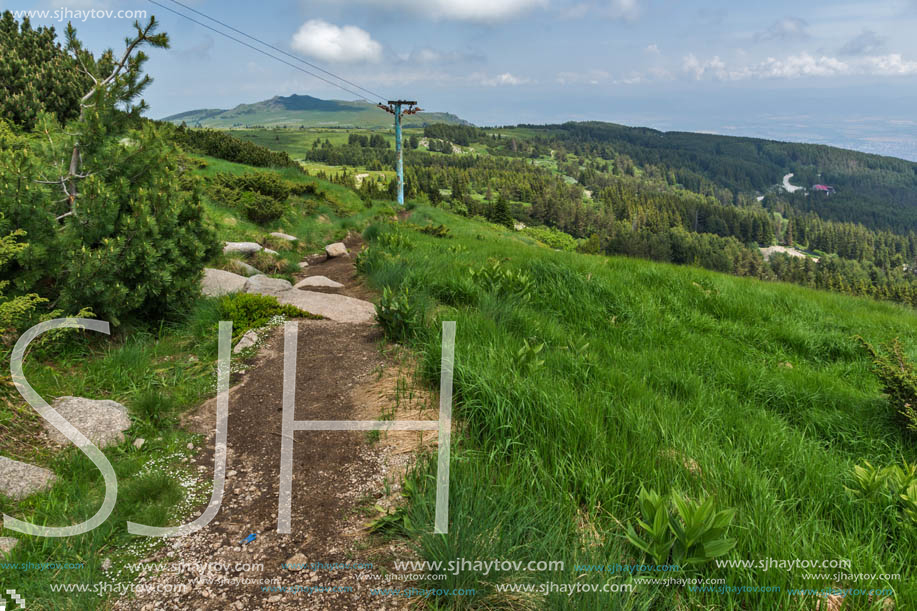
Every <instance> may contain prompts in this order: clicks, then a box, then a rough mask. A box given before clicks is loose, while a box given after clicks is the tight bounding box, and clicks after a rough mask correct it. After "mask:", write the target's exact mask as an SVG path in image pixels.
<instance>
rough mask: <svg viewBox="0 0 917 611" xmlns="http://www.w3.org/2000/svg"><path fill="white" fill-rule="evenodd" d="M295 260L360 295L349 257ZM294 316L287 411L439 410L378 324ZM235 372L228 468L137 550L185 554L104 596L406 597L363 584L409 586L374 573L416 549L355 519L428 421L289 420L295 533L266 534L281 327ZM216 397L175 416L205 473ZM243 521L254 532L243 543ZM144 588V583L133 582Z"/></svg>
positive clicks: (270, 529) (394, 492)
mask: <svg viewBox="0 0 917 611" xmlns="http://www.w3.org/2000/svg"><path fill="white" fill-rule="evenodd" d="M360 245H361V243H360V241H359V237H358V236H356V237H351V238H350V243H349V244H348V247H350V249H351V251H352V254H353V255H355V254H356V251H357V250H358V249H359V247H360ZM303 272H304V274H303V275H304V276H305V275H314V274H321V275H324V276H327V277H329V278H331V279H333V280H337V281H338V282H341V283H343V284H345V288H344V289H338V290H337V291H336V292H339V293H342V294H346V295H349V296H353V297H364V298H365V297H366V296H368V295H369V290H368V289H367V288H366V287H365V286H363V285H362V283H361V282H360V280H359V279H358V278H357V277H356V275H355V272H354V270H353V260H352V257H339V258H335V259H328V260H327V261H325V262H322V263H319V264H317V265H310V266H309V267H308V268H306V269H304V270H303ZM298 325H299V340H298V341H299V343H298V361H297V374H296V406H295V417H296V419H297V420H379V419H386V418H393V419H399V420H401V419H412V420H413V419H430V420H435V419H436V418H437V411H436V407H435V399H434V398H433V396H432V395H431V393H429V392H427V391H425V390H424V389H423V388H421V386H420V385H419V384H418V381H417V380H416V379H415V378H414V362H413V360H412V359H411V356H410V354H409V353H408V352H407V351H406V350H404V349H402V348H399V347H397V346H396V347H392V346H386V344H385V343H384V342H383V338H382V334H381V331H380V330H379V329H378V328H377V327H376V326H374V325H356V324H344V323H336V322H333V321H328V320H303V321H299V323H298ZM236 382H237V381H236V380H233V383H234V384H235V386H233V388H232V389H231V390H230V398H229V439H228V453H227V454H228V458H227V481H226V491H225V495H224V499H223V504H222V507H221V509H220V511H219V513H218V514H217V516H216V518H215V519H214V520H213V521H212V522H211V523H210V524H209V525H208V526H207V527H206V528H204V529H202V530H200V531H198V532H196V533H194V534H192V535H189V536H186V537H179V538H175V539H169V540H167V542H166V544H165V545H164V546H163V547H162V548H161V549H160V550H159V551H157V552H156V553H155V554H154V555H153V556H151V557H150V558H148V559H146V562H148V563H182V564H183V566H181V567H174V566H173V567H170V568H173V569H174V568H180V570H178V571H174V570H173V571H162V570H159V571H157V570H152V564H151V571H150V574H148V575H143V576H142V577H141V578H140V579H139V585H138V586H137V588H138V590H137V591H136V592H137V593H136V596H135V597H133V598H123V599H121V600H119V601H117V602H116V603H115V608H117V609H141V610H144V611H146V610H152V609H220V610H222V609H240V610H241V609H245V610H249V609H372V610H378V609H401V608H407V606H408V605H409V600H410V599H407V598H402V597H394V596H373V595H371V594H370V590H371V589H372V588H386V587H389V588H398V589H400V588H403V587H406V586H409V585H410V583H405V582H399V581H391V582H388V581H386V579H385V578H384V577H383V574H384V573H388V574H397V573H398V572H397V571H395V569H394V566H393V561H395V560H412V559H415V555H414V553H413V551H412V550H411V549H410V547H409V546H408V545H407V544H406V543H404V542H400V541H399V542H395V543H388V542H384V541H383V540H382V539H381V538H379V537H376V536H375V535H371V534H370V533H368V531H367V529H366V526H367V523H368V522H370V521H371V520H372V519H374V518H377V517H379V516H380V515H382V513H383V512H385V511H388V510H390V509H391V508H393V507H394V506H395V505H396V504H397V503H398V502H399V500H400V498H401V496H400V490H401V486H400V484H401V478H402V475H403V474H404V473H405V471H406V469H408V468H409V467H410V465H411V464H412V463H413V461H414V460H415V458H416V455H417V453H418V452H419V451H423V450H431V449H433V448H435V442H436V433H435V432H430V431H426V432H421V431H404V432H387V433H381V434H373V433H367V432H357V431H298V432H296V433H295V434H294V440H295V444H294V456H293V460H294V466H293V503H292V533H291V534H286V535H282V534H279V533H277V503H278V489H279V479H280V446H281V416H282V396H283V330H282V328H277V329H275V330H274V332H273V333H272V334H271V336H270V337H269V339H268V340H267V341H266V342H265V344H264V346H263V348H262V350H261V352H260V354H259V355H258V356H257V357H256V358H255V360H254V362H252V363H251V365H250V367H249V369H248V370H247V372H246V373H245V374H244V376H243V378H242V380H241V382H239V383H236ZM215 405H216V401H215V400H211V401H208V402H206V403H204V404H203V405H202V406H201V407H200V408H198V410H196V411H195V412H194V413H192V414H189V415H188V417H187V418H186V419H185V422H184V425H185V426H186V427H187V428H189V429H190V430H192V431H196V432H200V433H204V434H205V435H206V442H205V445H204V447H205V451H204V452H202V453H201V454H200V455H199V456H198V459H197V461H198V462H197V469H198V471H199V473H200V477H201V478H202V479H206V478H211V477H212V472H213V443H214V441H213V437H214V427H215V422H216V420H215V411H216V410H215ZM189 519H193V516H192V517H191V518H189ZM431 527H432V525H431ZM250 534H255V535H257V537H256V538H255V540H254V541H252V542H250V543H247V544H243V543H242V542H243V540H245V539H246V537H248V536H249V535H250ZM312 563H316V564H315V565H314V566H313V564H312ZM318 563H321V565H318ZM285 564H288V565H289V564H292V565H295V566H297V567H298V566H299V565H306V567H305V568H303V569H290V568H285V567H284V565H285ZM369 564H371V568H370V567H369V566H367V565H369ZM176 586H177V587H176ZM141 587H143V588H151V589H152V590H153V591H148V592H140V591H139V588H141ZM281 588H286V591H281ZM309 588H314V589H313V590H309ZM157 589H158V590H159V591H156V590H157ZM164 589H172V590H178V591H177V592H163V591H162V590H164Z"/></svg>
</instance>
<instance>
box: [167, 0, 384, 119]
mask: <svg viewBox="0 0 917 611" xmlns="http://www.w3.org/2000/svg"><path fill="white" fill-rule="evenodd" d="M169 1H170V2H171V3H172V4H177V5H178V6H180V7H182V8H185V9H187V10H189V11H191V12H192V13H196V14H198V15H200V16H201V17H203V18H205V19H209V20H210V21H213V22H214V23H218V24H220V25H221V26H223V27H224V28H229V29H230V30H232V31H233V32H235V33H237V34H241V35H242V36H245V37H246V38H248V39H250V40H254V41H255V42H257V43H259V44H262V45H264V46H265V47H269V48H271V49H273V50H274V51H277V52H278V53H283V54H284V55H286V56H287V57H290V58H293V59H295V60H296V61H298V62H301V63H303V64H306V65H307V66H311V67H312V68H315V69H316V70H318V71H319V72H323V73H324V74H327V75H328V76H332V77H334V78H336V79H338V80H339V81H341V82H343V83H347V84H348V85H351V86H352V87H356V88H357V89H359V90H360V91H364V92H366V93H368V94H369V95H371V96H373V97H376V98H379V100H380V101H381V100H384V99H386V98H385V96H384V95H380V94H378V93H376V92H374V91H371V90H369V89H366V88H365V87H361V86H359V85H357V84H356V83H354V82H351V81H348V80H347V79H345V78H344V77H342V76H338V75H337V74H335V73H334V72H331V71H329V70H325V69H324V68H322V67H321V66H316V65H315V64H313V63H311V62H308V61H306V60H304V59H303V58H301V57H299V56H298V55H293V54H292V53H287V52H286V51H284V50H283V49H281V48H279V47H275V46H274V45H272V44H270V43H267V42H264V41H263V40H261V39H260V38H257V37H255V36H251V35H250V34H246V33H245V32H243V31H242V30H239V29H236V28H234V27H232V26H231V25H229V24H228V23H223V22H222V21H220V20H219V19H215V18H213V17H211V16H209V15H206V14H204V13H202V12H201V11H199V10H197V9H195V8H192V7H190V6H188V5H187V4H182V3H181V2H178V0H169Z"/></svg>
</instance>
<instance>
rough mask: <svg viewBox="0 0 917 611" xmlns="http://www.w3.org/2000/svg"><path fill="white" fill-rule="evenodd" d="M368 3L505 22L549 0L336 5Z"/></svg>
mask: <svg viewBox="0 0 917 611" xmlns="http://www.w3.org/2000/svg"><path fill="white" fill-rule="evenodd" d="M346 2H350V3H352V4H364V5H372V6H378V7H380V8H384V9H388V10H391V9H393V8H396V9H402V10H407V11H411V12H414V13H419V14H421V15H426V16H428V17H432V18H434V19H453V20H457V21H478V22H494V21H504V20H506V19H510V18H512V17H516V16H517V15H521V14H523V13H526V12H528V11H530V10H532V9H535V8H539V7H543V6H545V5H547V3H548V2H547V0H338V1H337V2H335V3H336V4H344V3H346Z"/></svg>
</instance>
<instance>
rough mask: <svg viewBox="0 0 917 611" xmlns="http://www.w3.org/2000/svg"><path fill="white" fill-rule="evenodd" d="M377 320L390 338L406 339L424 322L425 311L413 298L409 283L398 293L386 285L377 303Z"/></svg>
mask: <svg viewBox="0 0 917 611" xmlns="http://www.w3.org/2000/svg"><path fill="white" fill-rule="evenodd" d="M376 320H378V321H379V324H380V325H382V329H383V330H384V331H385V334H386V335H387V336H388V337H389V338H391V339H393V340H395V341H404V340H406V339H409V338H410V337H411V336H412V335H413V334H414V331H415V330H416V329H417V328H419V327H420V326H421V325H422V324H423V312H422V311H421V309H420V308H419V307H418V306H417V304H416V303H415V302H414V301H412V300H411V295H410V291H409V290H408V287H407V285H402V287H401V290H400V291H398V292H397V293H395V292H393V291H392V290H391V289H390V288H388V287H385V288H383V289H382V297H380V299H379V302H378V303H377V304H376Z"/></svg>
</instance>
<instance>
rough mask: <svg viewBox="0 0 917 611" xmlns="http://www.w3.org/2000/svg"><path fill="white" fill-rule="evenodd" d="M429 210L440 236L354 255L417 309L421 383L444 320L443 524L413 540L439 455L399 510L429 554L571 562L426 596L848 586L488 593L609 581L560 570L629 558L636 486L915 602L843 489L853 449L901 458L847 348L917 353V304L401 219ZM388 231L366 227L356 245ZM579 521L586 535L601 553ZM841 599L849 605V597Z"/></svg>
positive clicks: (656, 605) (490, 598)
mask: <svg viewBox="0 0 917 611" xmlns="http://www.w3.org/2000/svg"><path fill="white" fill-rule="evenodd" d="M427 221H429V222H433V223H435V224H439V223H445V224H446V225H447V226H448V227H449V228H450V230H451V235H453V236H455V237H454V238H452V239H446V240H442V239H436V238H432V237H428V236H425V235H422V234H420V233H418V232H413V231H407V230H404V229H400V230H398V231H400V232H403V233H405V234H406V239H405V240H390V239H386V240H384V241H383V242H380V243H375V242H374V243H373V245H372V246H371V250H375V251H377V252H379V251H382V250H385V251H386V252H387V253H388V254H387V255H384V256H383V255H374V256H372V257H368V258H367V259H366V261H365V262H364V264H363V268H364V269H366V270H367V272H368V273H369V277H370V280H371V282H372V283H373V284H374V285H375V286H376V287H378V288H382V287H391V288H392V289H395V290H397V289H398V288H399V287H401V286H408V287H410V290H409V294H410V295H412V296H413V297H412V298H413V299H414V300H415V302H416V303H417V304H418V306H419V307H421V308H423V309H424V310H425V311H426V316H427V325H426V326H424V327H423V328H421V329H420V330H419V331H418V335H417V337H416V340H415V343H416V347H417V348H418V349H419V350H420V351H421V352H422V354H423V358H424V361H423V362H424V367H425V370H426V372H427V374H428V376H429V378H430V380H431V382H432V381H435V380H436V379H437V376H438V366H439V365H438V364H439V359H440V346H439V331H438V329H439V328H440V322H441V321H445V320H455V321H457V340H456V369H455V397H456V403H455V415H456V417H457V418H458V419H459V421H460V423H461V424H460V428H461V430H462V435H461V437H460V439H459V440H458V442H457V443H456V446H457V447H455V448H454V450H453V455H452V473H451V476H452V484H451V497H450V519H451V524H450V529H449V534H448V535H447V536H436V535H432V534H430V532H431V530H432V524H433V507H434V498H435V486H434V482H435V480H434V477H435V461H433V462H431V463H430V464H425V465H421V466H420V468H419V469H418V471H417V472H416V474H415V485H416V487H417V488H418V490H419V492H418V493H417V494H416V495H415V496H414V497H413V502H412V503H411V504H410V505H409V508H408V510H407V511H408V516H409V520H410V524H412V525H413V528H410V529H408V532H409V534H410V535H411V536H412V537H414V538H415V540H416V543H417V545H418V546H419V548H420V550H421V552H422V555H423V556H424V557H425V558H426V559H428V560H441V561H448V560H452V559H454V558H460V557H464V558H469V559H490V558H501V559H511V560H524V561H529V560H564V561H565V562H566V570H565V571H563V572H558V573H552V574H547V573H543V574H538V573H518V574H508V573H499V574H496V575H494V574H491V575H490V576H484V575H480V574H475V573H471V572H467V573H462V574H460V575H458V576H452V575H450V577H449V579H448V581H446V582H443V581H436V582H431V583H435V584H436V586H435V587H437V588H450V587H473V588H476V589H477V590H478V591H479V592H482V591H483V592H486V594H484V595H483V596H478V597H474V598H462V597H449V599H448V600H447V599H445V598H444V599H443V600H440V601H437V602H439V603H441V604H442V605H444V606H450V607H453V608H542V607H544V608H551V609H609V608H617V607H620V608H638V609H650V608H652V609H679V608H685V609H687V608H717V609H719V608H724V609H750V608H751V609H777V608H781V609H796V608H799V609H802V608H809V609H811V608H814V599H813V598H812V597H809V598H806V599H800V598H791V597H789V595H788V594H787V593H786V590H787V589H788V588H791V587H797V588H798V587H803V588H812V589H816V588H822V587H832V586H838V587H853V586H854V585H855V584H854V583H853V582H852V581H850V580H845V579H838V580H834V579H827V580H825V579H822V580H817V579H816V580H810V581H803V580H802V574H803V573H805V572H807V571H804V570H801V569H797V570H796V571H794V572H787V571H783V570H775V569H772V570H770V571H766V572H765V571H758V570H753V569H716V568H715V567H714V566H713V565H708V566H707V567H705V569H704V570H703V571H702V576H703V577H705V578H724V579H725V584H726V585H730V586H779V587H781V588H783V593H781V594H776V593H768V594H749V593H744V594H696V593H694V594H692V593H689V592H688V591H687V590H683V589H681V588H678V587H669V588H667V587H664V586H647V585H643V586H638V587H637V591H636V592H634V593H633V594H631V595H615V596H609V595H599V596H597V597H595V598H590V597H588V596H586V595H577V596H574V597H567V596H566V595H562V594H552V595H549V596H547V597H546V598H541V597H525V596H522V595H518V594H516V595H510V594H500V593H497V592H496V591H495V589H494V584H495V583H502V582H509V583H536V584H538V583H545V582H548V581H553V582H557V583H573V582H582V581H585V582H591V583H597V582H601V581H602V580H603V579H608V580H610V581H612V582H615V581H618V582H620V580H621V578H620V577H611V576H608V575H604V576H603V575H601V574H594V573H591V574H590V573H585V574H584V573H577V572H576V571H575V570H574V568H573V565H574V564H576V563H579V564H609V563H620V564H631V563H640V562H641V561H643V560H644V558H643V556H642V554H641V553H639V552H638V551H637V550H636V549H635V548H633V547H631V546H630V545H629V544H628V542H627V541H626V540H625V538H624V534H625V525H626V524H627V523H628V522H632V521H634V520H635V518H636V517H637V513H638V507H637V504H636V498H637V493H638V491H639V490H640V488H641V486H645V487H646V488H654V489H656V490H658V491H659V492H661V493H667V492H669V490H670V489H674V490H677V491H679V492H681V493H683V494H686V495H687V496H688V497H689V498H691V499H695V500H696V499H700V498H703V497H706V496H713V497H715V499H716V501H717V504H718V506H719V507H734V508H736V510H737V512H738V513H737V516H736V518H735V521H734V523H733V527H732V528H731V530H730V536H732V537H734V538H736V539H737V540H738V545H737V548H736V549H735V550H734V551H733V552H731V555H730V556H729V557H730V558H735V559H747V560H759V559H765V558H774V559H783V560H791V559H794V558H801V559H825V560H832V559H850V560H851V561H852V569H851V570H849V571H846V572H850V573H900V574H901V576H902V580H901V581H900V582H888V583H884V582H880V581H876V582H871V583H870V582H866V583H859V584H856V585H858V586H859V587H884V586H890V587H892V588H893V589H894V590H895V592H896V594H895V600H896V604H897V608H901V609H904V608H909V607H910V606H913V605H914V604H915V603H917V585H915V584H917V580H915V573H914V567H915V564H917V528H915V527H914V525H913V524H906V523H904V522H903V521H900V519H899V518H898V517H897V516H896V515H895V514H894V513H893V512H886V511H883V510H882V509H881V508H876V507H870V506H867V505H863V504H860V503H858V502H856V501H854V500H853V499H852V498H851V497H850V496H848V495H847V494H846V493H845V490H844V486H845V485H849V484H850V482H851V477H850V474H851V470H852V467H853V466H854V464H856V463H857V462H859V461H862V460H863V459H866V460H869V461H870V462H872V463H873V464H882V465H884V464H889V463H892V462H900V459H901V458H902V457H904V458H906V459H907V460H910V461H914V460H915V459H917V450H915V447H914V444H913V440H907V439H906V438H905V437H904V436H903V433H902V431H901V429H900V428H899V427H898V426H897V425H896V423H895V421H894V414H893V412H892V409H891V408H890V407H889V406H888V404H887V403H886V401H885V400H884V399H883V398H882V397H881V395H880V394H879V391H878V383H877V381H876V380H875V379H874V377H873V375H872V374H871V372H870V367H869V360H868V358H867V357H866V355H865V354H864V353H863V352H862V351H861V350H860V349H859V348H858V347H857V344H856V342H855V341H854V340H853V336H854V335H857V334H860V335H862V336H863V337H864V338H866V339H867V340H868V341H870V342H873V343H877V342H881V341H885V340H888V339H891V338H893V337H900V338H901V340H902V343H903V344H904V346H905V347H906V349H907V351H908V353H909V354H910V355H911V356H912V357H913V356H915V354H917V332H915V327H914V325H913V316H914V313H913V310H910V309H906V308H903V307H899V306H896V305H891V304H887V303H877V302H874V301H870V300H867V299H855V298H849V297H844V296H839V295H835V294H830V293H825V292H817V291H811V290H807V289H804V288H800V287H796V286H792V285H784V284H777V283H762V282H757V281H754V280H747V279H740V278H734V277H730V276H726V275H720V274H716V273H712V272H707V271H704V270H699V269H695V268H690V267H676V266H672V265H664V264H654V263H649V262H645V261H640V260H634V259H627V258H607V257H600V256H584V255H578V254H574V253H562V252H557V251H551V250H549V249H546V248H540V247H537V246H531V245H527V244H526V243H525V242H526V241H527V240H519V239H518V238H517V236H516V235H514V234H513V232H507V231H503V230H501V229H496V228H494V227H493V226H490V225H486V226H485V225H483V224H478V223H474V222H472V221H469V220H467V219H462V218H459V217H455V216H452V215H450V214H448V213H445V212H442V211H439V210H434V209H429V208H422V207H420V208H417V210H416V211H415V213H414V216H413V217H412V218H411V222H412V223H418V224H423V223H424V222H427ZM388 231H390V230H386V229H385V228H382V229H381V230H380V228H377V227H373V228H371V231H369V232H368V233H367V236H369V237H372V238H375V239H378V235H379V234H380V233H387V232H388ZM383 243H384V244H389V245H391V246H388V247H387V248H384V247H383ZM399 244H400V246H399ZM455 246H460V247H461V249H460V252H459V253H458V254H457V253H456V249H455V248H454V247H455ZM488 259H496V260H499V261H501V262H502V267H504V268H508V269H511V270H516V271H521V272H524V273H525V274H527V275H528V276H529V278H530V279H531V280H532V281H533V282H534V289H532V290H530V291H528V293H527V294H523V295H519V294H514V293H512V292H509V291H507V290H501V291H495V290H493V289H491V288H488V287H487V286H485V285H483V284H482V283H480V282H479V281H477V280H475V279H473V278H472V277H471V276H470V274H469V273H468V269H469V268H471V269H479V268H481V267H482V266H484V265H485V264H487V261H488ZM524 342H528V344H529V345H533V346H534V345H538V344H541V343H544V344H545V348H544V350H543V351H542V352H541V353H540V355H539V358H541V359H544V364H543V365H540V366H539V365H538V364H537V361H536V362H535V364H529V365H525V364H524V362H523V361H522V359H520V358H519V357H518V352H519V350H520V349H521V348H523V346H524V345H525V344H524ZM586 344H588V346H585V345H586ZM584 346H585V347H584ZM530 362H531V361H530ZM786 363H789V364H790V365H791V367H787V366H786ZM692 461H693V462H692ZM693 464H696V466H697V467H698V468H699V470H698V471H697V472H694V470H693V469H692V468H689V465H693ZM584 524H589V525H592V526H591V527H594V528H595V530H596V531H597V532H598V533H599V535H600V542H599V543H598V544H597V545H591V544H590V541H589V538H588V537H587V536H586V533H587V532H589V530H591V527H590V528H588V529H587V528H584V526H583V525H584ZM812 572H828V573H835V572H837V570H826V571H821V570H816V571H812ZM645 576H650V577H653V576H657V575H645ZM851 602H853V603H854V605H856V607H857V608H860V607H862V608H866V607H864V605H865V603H866V602H867V601H866V597H860V598H856V599H851Z"/></svg>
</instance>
